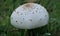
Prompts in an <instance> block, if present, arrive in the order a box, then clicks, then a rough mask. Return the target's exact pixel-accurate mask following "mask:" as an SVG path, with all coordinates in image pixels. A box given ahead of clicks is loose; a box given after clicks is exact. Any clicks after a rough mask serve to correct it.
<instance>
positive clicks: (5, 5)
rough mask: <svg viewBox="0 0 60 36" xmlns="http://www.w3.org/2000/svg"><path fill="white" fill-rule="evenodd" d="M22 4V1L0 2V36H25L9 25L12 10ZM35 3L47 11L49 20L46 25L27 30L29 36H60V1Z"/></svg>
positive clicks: (39, 1) (22, 30) (22, 31)
mask: <svg viewBox="0 0 60 36" xmlns="http://www.w3.org/2000/svg"><path fill="white" fill-rule="evenodd" d="M24 3H26V2H24V0H0V36H26V35H25V34H26V31H25V30H24V29H17V28H15V27H13V26H12V25H11V23H10V15H11V13H12V12H13V10H14V9H15V8H17V7H18V6H19V5H22V4H24ZM36 3H38V4H41V5H42V6H44V7H45V8H46V9H47V11H48V13H49V15H50V19H49V23H48V25H46V26H44V27H41V28H36V29H31V30H29V32H30V36H32V35H33V34H35V36H60V0H38V1H36ZM32 32H34V33H33V34H32ZM24 33H25V34H24Z"/></svg>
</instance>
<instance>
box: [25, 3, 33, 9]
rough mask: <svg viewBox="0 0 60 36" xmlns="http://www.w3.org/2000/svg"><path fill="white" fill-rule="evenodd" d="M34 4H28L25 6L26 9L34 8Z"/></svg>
mask: <svg viewBox="0 0 60 36" xmlns="http://www.w3.org/2000/svg"><path fill="white" fill-rule="evenodd" d="M32 6H33V4H32V3H27V4H25V5H24V9H26V8H32Z"/></svg>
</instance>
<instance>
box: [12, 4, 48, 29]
mask: <svg viewBox="0 0 60 36" xmlns="http://www.w3.org/2000/svg"><path fill="white" fill-rule="evenodd" d="M48 20H49V14H48V12H47V10H46V9H45V8H44V7H43V6H41V5H40V4H36V3H26V4H23V5H21V6H19V7H18V8H16V9H15V11H13V13H12V15H11V24H12V25H13V26H15V27H17V28H20V29H33V28H38V27H42V26H44V25H46V24H47V23H48Z"/></svg>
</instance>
